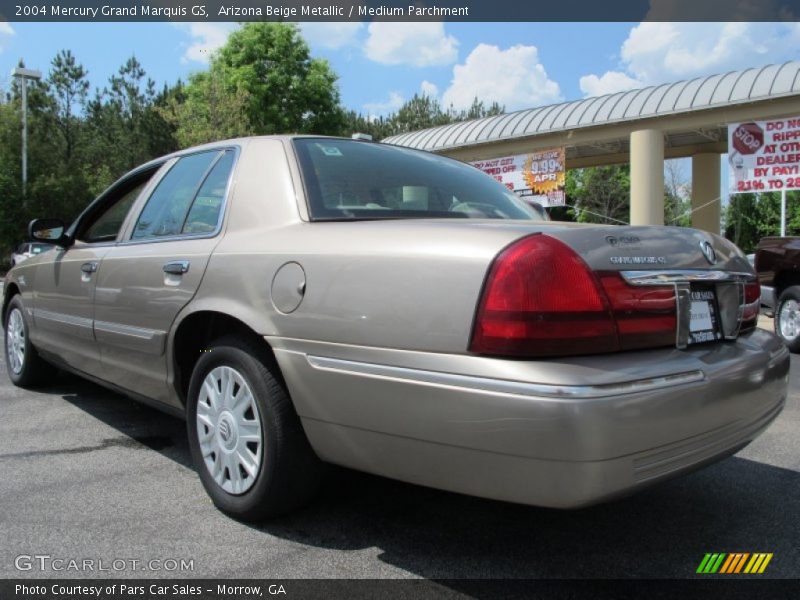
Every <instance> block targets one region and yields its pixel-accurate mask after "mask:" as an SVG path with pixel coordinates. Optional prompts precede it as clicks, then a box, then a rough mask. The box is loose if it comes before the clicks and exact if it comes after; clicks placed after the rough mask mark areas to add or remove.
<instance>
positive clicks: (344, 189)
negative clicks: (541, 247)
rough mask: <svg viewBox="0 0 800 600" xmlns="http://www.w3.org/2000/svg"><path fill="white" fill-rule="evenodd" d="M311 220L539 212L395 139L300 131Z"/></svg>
mask: <svg viewBox="0 0 800 600" xmlns="http://www.w3.org/2000/svg"><path fill="white" fill-rule="evenodd" d="M294 146H295V148H296V150H297V155H298V158H299V161H300V167H301V169H302V172H303V179H304V181H305V184H306V192H307V194H308V204H309V206H308V208H309V212H310V215H311V219H312V220H342V219H344V220H358V219H398V218H462V219H525V220H534V221H541V220H542V217H541V216H540V215H539V214H538V213H537V212H536V211H535V210H533V209H532V208H530V207H529V206H527V205H526V204H525V203H524V202H523V201H522V200H520V199H519V198H518V197H517V196H516V195H515V194H514V193H513V192H511V191H509V190H508V189H506V188H505V187H504V186H503V185H502V184H500V183H498V182H497V181H495V180H494V179H492V178H491V177H490V176H488V175H486V174H484V173H482V172H481V171H479V170H478V169H476V168H474V167H472V166H470V165H467V164H464V163H461V162H458V161H456V160H452V159H449V158H444V157H442V156H437V155H435V154H430V153H428V152H420V151H418V150H408V149H405V148H398V147H396V146H386V145H383V144H375V143H370V142H360V141H354V140H340V139H324V138H299V139H295V140H294Z"/></svg>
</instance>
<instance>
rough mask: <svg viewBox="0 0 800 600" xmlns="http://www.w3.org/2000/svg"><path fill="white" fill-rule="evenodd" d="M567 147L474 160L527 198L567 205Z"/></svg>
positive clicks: (545, 202)
mask: <svg viewBox="0 0 800 600" xmlns="http://www.w3.org/2000/svg"><path fill="white" fill-rule="evenodd" d="M564 162H565V161H564V148H563V147H562V148H547V149H545V150H539V151H537V152H531V153H530V154H518V155H516V156H504V157H502V158H492V159H489V160H479V161H475V162H473V163H471V164H472V165H473V166H474V167H477V168H478V169H480V170H481V171H483V172H484V173H486V174H488V175H491V176H492V177H494V178H495V179H496V180H497V181H499V182H500V183H502V184H504V185H505V186H506V187H507V188H508V189H510V190H511V191H513V192H515V193H516V194H517V195H519V196H521V197H522V198H524V199H525V200H535V201H536V202H538V203H539V204H541V205H542V206H564V203H565V197H564V181H565V169H564Z"/></svg>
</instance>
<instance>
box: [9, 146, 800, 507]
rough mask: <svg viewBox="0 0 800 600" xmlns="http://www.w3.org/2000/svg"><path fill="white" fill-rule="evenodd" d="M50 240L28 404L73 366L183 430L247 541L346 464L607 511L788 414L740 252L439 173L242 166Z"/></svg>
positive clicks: (375, 152) (175, 168)
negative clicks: (565, 211) (329, 468)
mask: <svg viewBox="0 0 800 600" xmlns="http://www.w3.org/2000/svg"><path fill="white" fill-rule="evenodd" d="M30 233H31V236H32V238H34V239H36V240H39V241H48V242H51V243H55V244H57V248H55V249H53V250H50V251H48V252H45V253H43V254H41V255H39V256H37V257H34V258H31V259H30V260H28V261H25V262H24V263H22V264H21V265H19V266H17V267H16V268H14V269H12V270H11V271H10V272H9V274H8V276H7V278H6V284H5V292H4V301H3V323H4V327H5V349H6V363H7V367H8V374H9V376H10V377H11V379H12V381H13V382H14V383H15V384H17V385H21V386H32V385H37V384H41V383H43V382H46V381H47V378H48V371H49V369H50V368H51V366H52V365H56V366H58V367H60V368H62V369H67V370H70V371H74V372H76V373H78V374H80V375H82V376H85V377H87V378H89V379H92V380H94V381H97V382H98V383H100V384H101V385H106V386H108V387H111V388H114V389H117V390H120V391H122V392H124V393H127V394H129V395H130V396H133V397H135V398H138V399H140V400H143V401H146V402H150V403H155V404H156V405H158V406H160V407H162V408H164V409H166V410H169V411H172V412H174V413H177V414H180V415H182V416H185V418H186V420H187V424H188V434H189V440H190V447H191V452H192V456H193V458H194V460H195V462H196V465H197V470H198V472H199V474H200V478H201V479H202V482H203V484H204V486H205V488H206V490H207V491H208V493H209V494H210V495H211V497H212V499H213V500H214V502H215V503H216V504H217V506H219V507H220V508H221V509H223V510H225V511H227V512H229V513H231V514H234V515H236V516H238V517H240V518H244V519H259V518H264V517H268V516H270V515H274V514H278V513H280V512H285V511H288V510H291V509H292V508H293V507H295V506H297V505H299V504H300V503H302V502H304V501H305V500H307V499H308V498H310V497H311V496H312V495H313V493H314V491H315V488H316V485H317V482H318V480H319V476H320V465H321V464H322V462H323V461H324V462H330V463H336V464H340V465H345V466H348V467H352V468H354V469H361V470H363V471H367V472H370V473H377V474H380V475H385V476H387V477H393V478H397V479H400V480H404V481H408V482H413V483H417V484H422V485H427V486H432V487H436V488H441V489H445V490H453V491H457V492H463V493H466V494H473V495H476V496H484V497H487V498H497V499H501V500H508V501H512V502H521V503H528V504H533V505H541V506H550V507H579V506H584V505H588V504H592V503H595V502H598V501H601V500H605V499H608V498H611V497H613V496H616V495H619V494H622V493H626V492H629V491H631V490H634V489H636V488H638V487H641V486H644V485H646V484H649V483H652V482H654V481H657V480H661V479H664V478H667V477H672V476H674V475H677V474H679V473H681V472H685V471H687V470H690V469H694V468H697V467H698V466H700V465H703V464H707V463H709V462H712V461H715V460H717V459H720V458H722V457H724V456H727V455H730V454H731V453H733V452H736V451H737V450H738V449H740V448H742V447H743V446H744V445H745V444H747V443H748V442H749V441H751V440H752V439H753V438H755V437H756V436H757V435H758V434H759V433H760V432H761V431H763V430H764V428H765V427H767V426H768V425H769V423H770V422H771V421H772V420H773V419H774V418H775V417H776V416H777V415H778V413H779V412H780V410H781V408H782V407H783V405H784V402H785V399H786V386H787V373H788V369H789V355H788V353H787V351H786V350H785V348H784V346H783V345H782V344H781V343H780V341H779V340H778V339H777V338H776V337H775V336H774V335H773V334H771V333H768V332H767V331H763V330H761V329H756V328H755V324H756V319H757V316H758V301H759V288H758V284H757V283H756V281H755V275H754V273H753V270H752V268H751V267H750V265H749V264H748V262H747V260H746V259H745V257H744V256H743V255H742V253H741V252H740V251H739V250H738V249H737V248H736V247H735V246H733V245H732V244H730V243H729V242H727V241H726V240H724V239H722V238H720V237H718V236H714V235H710V234H706V233H703V232H700V231H695V230H691V229H679V228H668V227H606V226H579V225H573V224H564V223H555V222H546V221H543V220H542V219H541V217H540V216H539V215H538V213H536V212H535V211H533V210H532V209H531V208H529V207H527V206H526V205H525V204H524V203H523V202H521V201H519V200H518V199H517V197H516V196H514V195H513V194H512V193H511V192H509V191H507V190H506V189H505V187H503V186H502V185H501V184H499V183H497V182H495V181H494V180H493V179H492V178H491V177H488V176H486V175H484V174H483V173H481V172H479V171H478V170H476V169H474V168H473V167H471V166H468V165H464V164H462V163H459V162H456V161H453V160H450V159H447V158H443V157H439V156H434V155H431V154H427V153H423V152H417V151H411V150H407V149H402V148H397V147H392V146H387V145H382V144H374V143H370V142H363V141H354V140H346V139H336V138H321V137H263V138H249V139H239V140H231V141H225V142H219V143H215V144H211V145H207V146H202V147H198V148H192V149H189V150H186V151H183V152H180V153H177V154H174V155H170V156H167V157H164V158H161V159H158V160H155V161H153V162H151V163H148V164H146V165H144V166H142V167H140V168H138V169H136V170H134V171H132V172H131V173H129V174H127V175H125V176H124V177H123V178H122V179H120V180H119V181H118V182H117V183H115V184H114V185H113V186H112V187H111V188H110V189H109V190H108V191H106V192H105V193H104V194H103V195H102V196H101V197H100V198H98V199H97V200H96V201H95V202H94V203H92V204H91V205H90V206H89V207H88V208H87V209H86V210H85V211H84V213H83V214H82V215H81V216H80V217H79V218H78V219H77V220H76V221H75V222H74V223H73V224H72V225H71V226H69V227H68V228H67V227H65V226H64V225H63V224H62V223H60V222H59V221H56V220H53V219H41V220H38V221H34V222H33V223H31V232H30Z"/></svg>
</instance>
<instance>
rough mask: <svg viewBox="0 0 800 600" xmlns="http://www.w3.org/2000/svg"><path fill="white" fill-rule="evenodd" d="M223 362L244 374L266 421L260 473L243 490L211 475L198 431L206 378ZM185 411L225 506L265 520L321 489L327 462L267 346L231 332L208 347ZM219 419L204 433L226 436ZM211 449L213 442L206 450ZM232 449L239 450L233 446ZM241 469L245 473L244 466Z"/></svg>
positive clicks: (198, 456) (205, 474)
mask: <svg viewBox="0 0 800 600" xmlns="http://www.w3.org/2000/svg"><path fill="white" fill-rule="evenodd" d="M218 367H229V368H231V369H233V370H235V371H236V372H237V373H238V374H239V375H240V376H241V377H242V378H243V379H244V381H245V383H246V384H247V386H248V387H249V388H250V391H251V393H252V396H253V399H254V401H255V403H256V406H257V408H258V416H259V417H260V421H261V427H260V430H261V440H262V441H261V459H260V465H259V467H258V472H257V474H256V476H255V477H254V478H253V480H252V481H250V480H247V481H250V483H249V485H250V487H249V488H248V489H247V490H246V491H244V493H239V494H235V493H231V492H230V491H228V490H225V489H223V487H222V485H221V484H220V483H218V482H217V481H216V480H215V478H214V476H212V474H211V472H210V470H209V469H210V468H211V467H209V466H207V465H206V459H205V458H204V456H203V450H202V448H201V442H200V438H199V436H198V419H197V415H198V403H199V401H200V398H201V392H202V387H203V382H204V380H205V379H206V377H207V376H209V375H210V374H211V373H212V371H214V369H217V368H218ZM218 372H219V371H217V373H218ZM211 377H212V378H213V377H214V376H213V375H212V376H211ZM220 387H221V385H220ZM218 389H219V388H218ZM237 389H238V388H237ZM206 410H207V409H206ZM229 414H232V413H229ZM186 416H187V429H188V433H189V448H190V450H191V454H192V459H193V460H194V464H195V467H196V469H197V473H198V475H199V476H200V480H201V481H202V482H203V486H204V487H205V489H206V491H207V492H208V494H209V496H211V499H212V500H213V502H214V504H215V505H216V506H217V507H218V508H219V509H220V510H222V511H224V512H226V513H228V514H229V515H231V516H233V517H235V518H238V519H241V520H244V521H260V520H264V519H267V518H270V517H274V516H277V515H280V514H284V513H287V512H289V511H292V510H294V509H296V508H299V507H300V506H302V505H303V504H305V503H307V502H308V501H309V500H311V499H312V498H313V497H314V495H315V494H316V492H317V491H318V489H319V485H320V481H321V478H322V463H321V461H320V460H319V458H317V456H316V454H314V451H313V450H312V448H311V446H310V444H309V443H308V440H307V438H306V436H305V433H304V432H303V427H302V425H301V423H300V419H299V417H298V416H297V413H296V412H295V410H294V406H293V405H292V401H291V399H290V398H289V394H288V392H287V390H286V388H285V386H284V384H283V382H282V378H281V376H280V373H279V371H278V366H277V364H276V363H275V361H274V359H273V358H272V355H271V354H270V353H269V352H268V351H267V349H266V348H264V347H263V346H261V345H260V344H259V343H258V342H257V341H254V340H253V341H251V340H248V339H243V338H240V337H234V336H226V337H224V338H220V339H219V340H217V341H216V342H214V343H212V344H211V345H210V347H209V348H206V349H204V352H203V355H202V356H201V357H200V359H199V360H198V361H197V364H196V365H195V367H194V370H193V371H192V377H191V381H190V383H189V395H188V398H187V402H186ZM221 418H222V417H220V419H221ZM220 423H221V421H217V423H216V425H215V430H214V431H211V430H210V429H209V428H208V427H206V426H203V427H204V433H205V434H206V435H210V436H217V435H218V433H217V432H219V434H220V435H221V434H222V429H223V428H222V426H221V425H220ZM236 431H237V434H236V437H237V439H236V440H234V441H233V442H232V443H233V444H237V443H240V441H239V440H238V431H239V429H238V427H237V428H236ZM209 432H210V433H209ZM229 435H230V434H229ZM215 439H217V438H215ZM220 443H221V442H220ZM220 447H221V446H220ZM237 447H238V446H237ZM208 448H209V446H207V447H206V450H208ZM230 452H236V450H235V449H231V450H230ZM208 456H209V459H210V460H212V462H213V459H212V458H211V457H214V454H210V455H208ZM214 458H215V457H214ZM222 468H223V473H222V474H221V475H219V476H221V477H222V479H223V480H224V481H223V484H229V485H230V483H229V480H230V478H229V477H228V472H227V471H226V470H225V467H222ZM218 474H219V471H218ZM242 474H245V471H244V469H242Z"/></svg>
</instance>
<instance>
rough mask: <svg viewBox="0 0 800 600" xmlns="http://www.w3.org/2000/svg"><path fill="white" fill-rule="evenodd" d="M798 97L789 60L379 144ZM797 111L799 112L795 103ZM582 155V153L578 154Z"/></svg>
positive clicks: (497, 136) (798, 80)
mask: <svg viewBox="0 0 800 600" xmlns="http://www.w3.org/2000/svg"><path fill="white" fill-rule="evenodd" d="M798 94H800V61H790V62H786V63H784V64H782V65H768V66H766V67H762V68H753V69H746V70H744V71H732V72H730V73H726V74H723V75H710V76H708V77H701V78H697V79H692V80H689V81H679V82H677V83H666V84H662V85H658V86H653V87H648V88H644V89H639V90H631V91H628V92H619V93H616V94H608V95H605V96H596V97H593V98H586V99H584V100H575V101H573V102H565V103H562V104H553V105H550V106H542V107H539V108H531V109H526V110H520V111H516V112H512V113H506V114H503V115H497V116H493V117H485V118H483V119H475V120H472V121H463V122H460V123H453V124H450V125H442V126H440V127H433V128H431V129H423V130H421V131H414V132H411V133H404V134H401V135H396V136H392V137H388V138H386V139H384V140H383V142H384V143H387V144H394V145H397V146H405V147H408V148H417V149H419V150H428V151H431V152H441V151H446V150H448V149H452V148H461V147H465V146H475V145H479V144H485V143H492V142H500V141H503V140H513V139H518V138H525V137H530V136H537V135H544V134H548V133H556V132H560V131H567V130H575V129H581V128H588V127H598V126H602V125H610V124H614V123H621V122H627V121H633V120H637V119H647V118H654V117H661V116H667V115H674V114H680V113H690V112H695V111H701V110H707V109H713V108H724V107H728V106H735V105H739V104H746V103H749V102H756V101H762V100H769V99H773V98H781V97H786V96H792V95H798ZM798 111H799V112H800V103H799V104H798ZM720 133H722V132H713V135H714V136H715V137H716V136H718V135H719V134H720ZM706 135H707V134H706ZM723 135H724V134H723ZM676 141H679V140H676ZM686 141H687V142H689V141H690V140H688V139H687V140H686ZM597 150H600V149H597ZM600 151H601V152H602V150H600ZM583 153H584V152H583V151H582V152H581V154H583Z"/></svg>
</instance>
